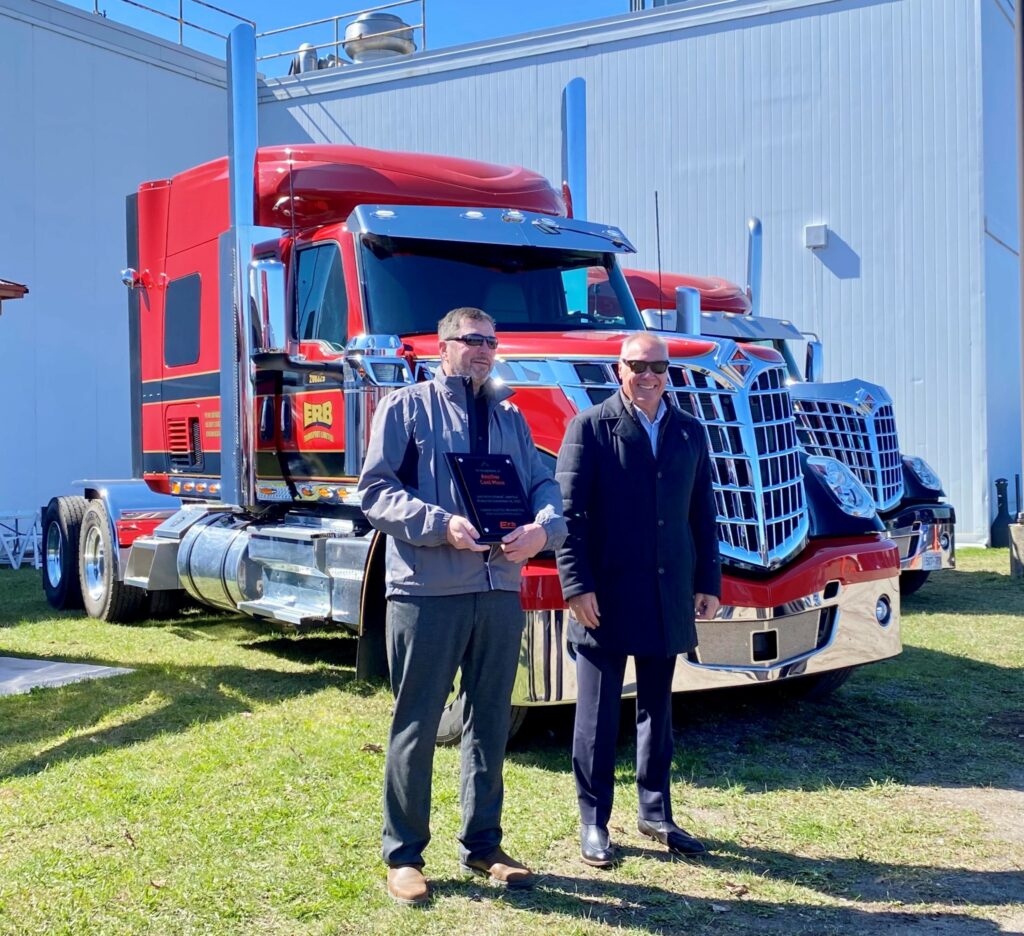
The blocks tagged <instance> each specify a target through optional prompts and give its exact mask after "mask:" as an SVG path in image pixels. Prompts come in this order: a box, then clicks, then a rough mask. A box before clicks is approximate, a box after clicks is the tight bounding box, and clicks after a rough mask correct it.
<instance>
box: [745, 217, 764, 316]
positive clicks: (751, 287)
mask: <svg viewBox="0 0 1024 936" xmlns="http://www.w3.org/2000/svg"><path fill="white" fill-rule="evenodd" d="M746 292H747V298H748V299H749V300H750V314H751V315H760V314H761V222H760V220H759V219H757V218H750V219H749V220H748V221H747V290H746Z"/></svg>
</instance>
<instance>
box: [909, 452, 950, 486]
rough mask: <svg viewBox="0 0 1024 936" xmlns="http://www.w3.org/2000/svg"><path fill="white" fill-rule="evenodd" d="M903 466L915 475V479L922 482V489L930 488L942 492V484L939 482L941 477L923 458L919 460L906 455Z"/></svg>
mask: <svg viewBox="0 0 1024 936" xmlns="http://www.w3.org/2000/svg"><path fill="white" fill-rule="evenodd" d="M903 464H904V465H906V466H907V467H908V468H909V469H910V470H911V471H912V472H913V473H914V477H915V478H917V480H918V481H920V482H921V486H922V487H926V488H929V489H930V490H932V491H941V490H942V482H941V481H940V480H939V476H938V475H937V474H936V473H935V471H934V470H933V469H932V466H931V465H929V464H928V462H926V461H925V460H924V459H923V458H918V457H917V456H916V455H904V456H903Z"/></svg>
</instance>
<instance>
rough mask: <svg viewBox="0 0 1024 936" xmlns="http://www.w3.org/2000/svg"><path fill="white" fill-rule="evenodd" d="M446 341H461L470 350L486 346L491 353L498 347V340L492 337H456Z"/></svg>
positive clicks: (474, 335)
mask: <svg viewBox="0 0 1024 936" xmlns="http://www.w3.org/2000/svg"><path fill="white" fill-rule="evenodd" d="M446 340H447V341H461V342H462V343H463V344H464V345H467V346H468V347H470V348H480V347H483V345H487V347H488V348H490V349H491V350H492V351H493V350H494V349H495V348H496V347H498V339H497V338H495V337H494V336H493V335H477V334H472V335H456V336H455V337H454V338H447V339H446Z"/></svg>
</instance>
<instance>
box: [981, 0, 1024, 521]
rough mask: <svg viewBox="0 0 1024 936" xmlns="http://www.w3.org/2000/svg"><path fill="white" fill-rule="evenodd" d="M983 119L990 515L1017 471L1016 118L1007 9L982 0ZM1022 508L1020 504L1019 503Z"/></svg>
mask: <svg viewBox="0 0 1024 936" xmlns="http://www.w3.org/2000/svg"><path fill="white" fill-rule="evenodd" d="M979 12H980V18H981V45H982V49H983V51H984V57H983V60H982V89H983V90H982V113H983V115H984V166H985V170H984V198H985V224H984V231H985V233H984V249H985V253H984V262H985V275H984V282H983V286H984V304H985V322H986V325H985V333H986V335H987V339H988V340H987V342H986V349H985V350H986V355H985V366H986V371H987V381H988V392H987V407H986V409H987V421H988V443H989V450H988V464H989V485H988V489H987V491H986V494H987V495H988V504H987V506H988V509H989V510H990V511H991V514H995V511H996V504H995V490H994V487H993V482H994V481H995V479H996V478H1006V479H1007V480H1008V481H1009V483H1010V485H1009V489H1010V510H1011V511H1014V510H1017V509H1019V508H1018V506H1017V504H1016V503H1015V502H1014V499H1013V498H1014V494H1013V491H1014V483H1013V482H1014V475H1015V474H1017V473H1019V472H1020V470H1021V421H1020V406H1021V393H1022V390H1021V385H1020V381H1021V360H1020V349H1021V335H1020V329H1021V316H1020V260H1019V257H1018V251H1019V249H1020V238H1019V236H1018V233H1017V227H1018V219H1017V162H1016V152H1017V141H1016V133H1015V128H1016V125H1017V114H1016V109H1015V104H1016V102H1015V99H1014V95H1013V94H1012V93H1010V92H1009V91H1008V89H1012V87H1013V84H1014V82H1015V80H1016V78H1015V71H1014V36H1013V16H1014V11H1013V5H1012V4H1011V3H1010V2H1009V0H982V3H981V8H980V11H979ZM1021 506H1024V505H1021Z"/></svg>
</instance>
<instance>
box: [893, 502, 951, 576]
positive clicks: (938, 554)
mask: <svg viewBox="0 0 1024 936" xmlns="http://www.w3.org/2000/svg"><path fill="white" fill-rule="evenodd" d="M885 531H886V533H885V535H886V536H888V537H889V539H891V540H892V541H893V542H894V543H895V544H896V546H897V547H898V548H899V551H900V571H901V572H912V571H913V572H917V571H920V572H937V571H939V570H940V569H955V568H956V516H955V514H954V513H953V508H952V507H950V506H949V505H948V504H939V505H936V506H935V507H916V508H910V509H907V510H903V511H900V513H898V514H896V515H895V516H893V517H890V518H888V519H887V520H885Z"/></svg>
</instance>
